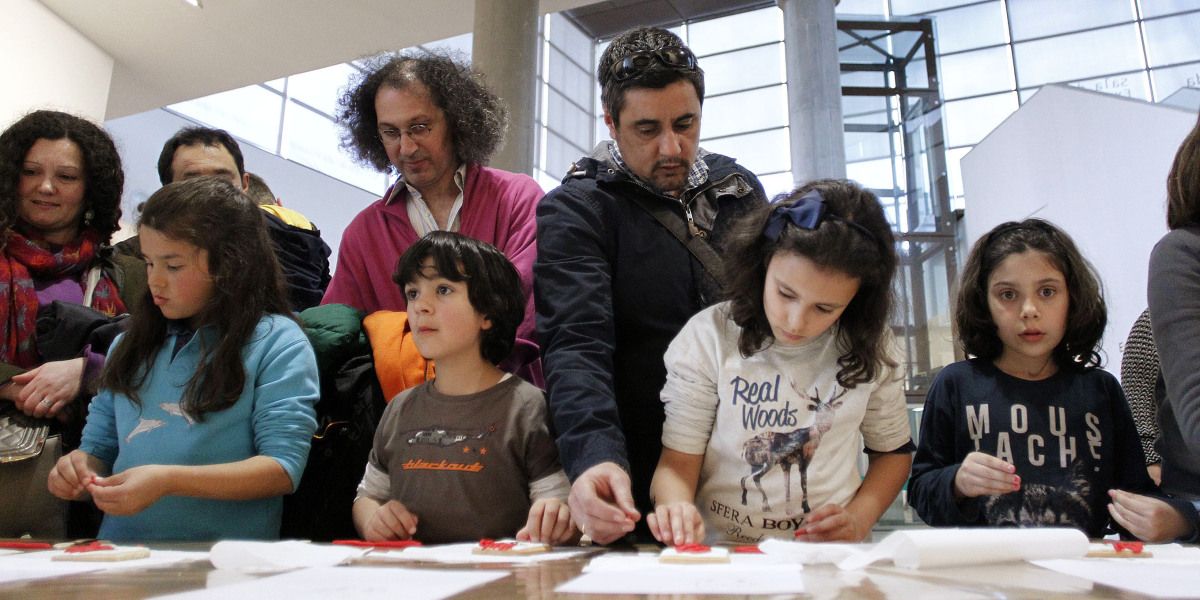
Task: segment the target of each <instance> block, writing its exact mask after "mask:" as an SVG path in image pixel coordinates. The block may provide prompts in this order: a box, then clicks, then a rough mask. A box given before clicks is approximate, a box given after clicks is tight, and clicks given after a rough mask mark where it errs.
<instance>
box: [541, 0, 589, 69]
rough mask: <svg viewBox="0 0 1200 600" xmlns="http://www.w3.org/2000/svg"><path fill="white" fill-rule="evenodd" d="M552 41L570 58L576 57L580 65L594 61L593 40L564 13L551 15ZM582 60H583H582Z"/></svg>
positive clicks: (550, 34)
mask: <svg viewBox="0 0 1200 600" xmlns="http://www.w3.org/2000/svg"><path fill="white" fill-rule="evenodd" d="M548 35H549V36H550V41H551V42H553V43H554V45H555V46H558V47H559V48H560V49H562V50H563V51H564V52H566V53H567V54H568V55H569V56H574V57H575V59H576V60H577V61H579V63H580V64H584V65H586V64H590V63H591V60H592V40H591V38H589V37H588V36H587V34H585V33H584V32H583V31H582V30H581V29H579V28H578V27H576V26H575V24H574V23H572V22H571V21H570V20H568V19H567V18H566V17H565V16H563V14H562V13H560V12H556V13H550V31H549V32H548ZM581 59H582V60H581Z"/></svg>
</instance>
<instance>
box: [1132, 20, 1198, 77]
mask: <svg viewBox="0 0 1200 600" xmlns="http://www.w3.org/2000/svg"><path fill="white" fill-rule="evenodd" d="M1142 27H1143V28H1144V30H1145V33H1146V54H1147V55H1149V58H1150V66H1152V67H1157V66H1162V65H1169V64H1178V63H1181V62H1189V61H1193V60H1200V12H1196V13H1191V14H1187V15H1179V16H1177V17H1167V18H1165V19H1154V20H1152V21H1146V22H1145V23H1143V24H1142Z"/></svg>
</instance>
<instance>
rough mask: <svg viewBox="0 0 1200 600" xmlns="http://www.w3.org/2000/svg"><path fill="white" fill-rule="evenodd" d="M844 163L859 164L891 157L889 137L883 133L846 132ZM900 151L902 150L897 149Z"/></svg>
mask: <svg viewBox="0 0 1200 600" xmlns="http://www.w3.org/2000/svg"><path fill="white" fill-rule="evenodd" d="M845 144H846V162H859V161H863V160H870V159H873V158H882V157H887V156H891V155H892V142H891V135H890V134H889V133H888V131H887V130H886V129H884V130H883V131H847V132H846V134H845ZM897 150H900V151H902V148H897Z"/></svg>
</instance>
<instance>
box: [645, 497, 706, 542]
mask: <svg viewBox="0 0 1200 600" xmlns="http://www.w3.org/2000/svg"><path fill="white" fill-rule="evenodd" d="M646 525H649V526H650V533H652V534H654V539H656V540H658V541H660V542H662V543H664V544H666V545H668V546H678V545H680V544H699V543H701V542H703V541H704V519H702V518H700V511H699V510H696V505H695V504H693V503H691V502H668V503H666V504H659V505H658V506H656V507H654V512H652V513H650V514H648V515H646Z"/></svg>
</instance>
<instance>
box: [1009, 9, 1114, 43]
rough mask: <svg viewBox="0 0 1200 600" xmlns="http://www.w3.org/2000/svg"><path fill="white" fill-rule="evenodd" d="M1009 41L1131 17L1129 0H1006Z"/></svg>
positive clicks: (1098, 25)
mask: <svg viewBox="0 0 1200 600" xmlns="http://www.w3.org/2000/svg"><path fill="white" fill-rule="evenodd" d="M1008 19H1009V22H1010V23H1011V24H1012V36H1013V41H1020V40H1027V39H1030V38H1036V37H1042V36H1047V35H1055V34H1058V33H1066V32H1068V31H1079V30H1081V29H1090V28H1092V27H1101V26H1104V25H1112V24H1115V23H1124V22H1128V21H1132V20H1133V19H1134V15H1133V4H1132V3H1131V2H1130V1H1129V0H1054V2H1046V1H1045V0H1008Z"/></svg>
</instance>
